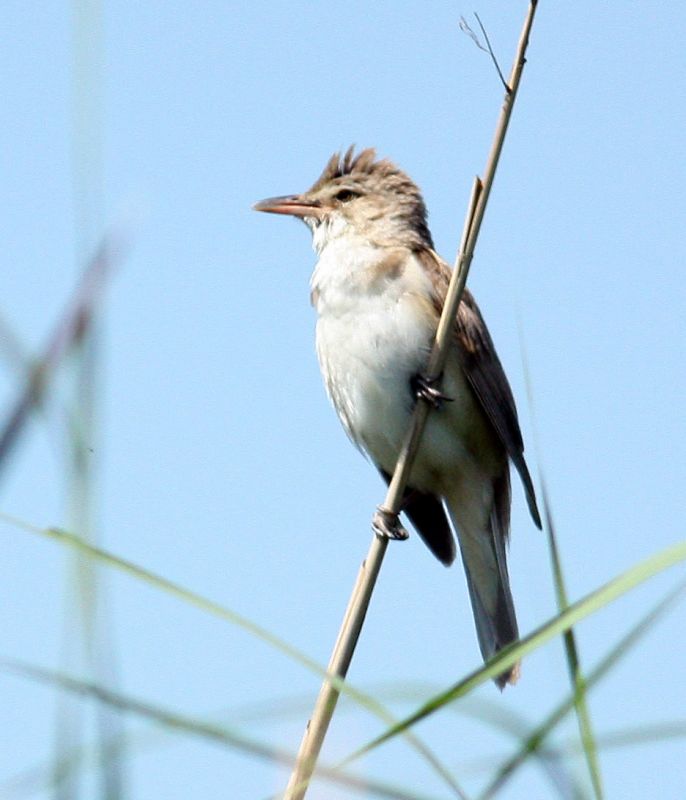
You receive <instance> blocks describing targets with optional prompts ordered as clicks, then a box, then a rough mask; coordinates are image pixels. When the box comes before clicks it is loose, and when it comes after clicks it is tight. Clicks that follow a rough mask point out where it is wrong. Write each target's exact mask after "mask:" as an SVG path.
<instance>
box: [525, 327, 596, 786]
mask: <svg viewBox="0 0 686 800" xmlns="http://www.w3.org/2000/svg"><path fill="white" fill-rule="evenodd" d="M517 327H518V329H519V347H520V354H521V358H522V368H523V372H524V382H525V384H526V394H527V399H528V401H529V409H530V413H531V422H532V426H533V438H534V447H535V450H536V461H537V462H538V465H539V475H540V484H541V500H542V505H543V517H544V521H545V530H546V533H547V537H548V551H549V553H550V561H551V567H552V570H553V583H554V585H555V595H556V597H557V610H558V611H559V612H562V611H564V610H565V609H566V608H568V606H569V600H568V597H567V589H566V586H565V581H564V575H563V573H562V561H561V559H560V551H559V548H558V546H557V536H556V535H555V525H554V523H553V516H552V512H551V507H550V499H549V497H548V490H547V487H546V483H545V480H544V478H543V462H542V459H541V453H540V446H539V436H538V429H537V424H536V409H535V404H534V392H533V386H532V380H531V370H530V369H529V359H528V357H527V350H526V345H525V342H524V330H523V325H522V320H521V317H519V320H518V326H517ZM564 646H565V656H566V658H567V667H568V670H569V677H570V680H571V682H572V688H573V689H574V692H575V696H576V698H577V700H576V704H575V708H576V716H577V722H578V726H579V736H580V737H581V743H582V747H583V752H584V755H585V757H586V764H587V766H588V771H589V774H590V776H591V784H592V786H593V792H594V794H595V797H596V800H602V798H603V783H602V777H601V773H600V763H599V760H598V748H597V745H596V741H595V737H594V735H593V728H592V726H591V715H590V713H589V710H588V704H587V702H586V693H585V689H584V687H585V681H584V675H583V672H582V670H581V663H580V659H579V653H578V648H577V646H576V636H575V634H574V629H573V628H570V629H569V630H568V631H565V633H564Z"/></svg>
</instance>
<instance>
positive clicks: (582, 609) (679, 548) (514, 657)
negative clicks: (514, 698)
mask: <svg viewBox="0 0 686 800" xmlns="http://www.w3.org/2000/svg"><path fill="white" fill-rule="evenodd" d="M682 561H686V541H683V542H678V543H677V544H674V545H672V546H671V547H667V548H666V549H665V550H661V551H660V552H659V553H655V554H654V555H652V556H649V557H648V558H646V559H644V560H643V561H640V562H639V563H638V564H636V565H634V566H633V567H631V568H630V569H628V570H626V571H625V572H623V573H621V574H620V575H618V576H617V577H616V578H613V579H612V580H611V581H608V582H607V583H605V584H604V585H603V586H601V587H600V588H598V589H596V590H595V591H593V592H590V593H589V594H587V595H586V596H585V597H583V598H581V600H578V601H577V602H576V603H573V604H572V605H570V606H569V607H568V608H567V610H566V611H563V612H561V613H560V614H558V615H557V616H555V617H553V618H552V619H551V620H548V622H546V623H544V624H543V625H541V626H540V627H538V628H536V630H534V631H532V632H531V633H530V634H528V635H527V636H524V637H523V638H522V639H520V640H519V641H518V642H517V643H515V644H512V645H509V646H508V647H505V648H503V649H502V650H500V652H498V653H496V655H495V656H493V658H491V659H490V660H489V661H488V662H487V663H486V664H484V666H483V667H481V668H480V669H477V670H475V671H474V672H472V673H471V674H470V675H467V677H466V678H463V679H462V680H461V681H458V683H456V684H455V685H454V686H451V687H450V688H449V689H447V690H446V691H444V692H441V693H440V694H438V695H436V697H434V698H432V699H431V700H429V701H428V702H427V703H425V704H424V705H423V706H421V707H420V708H419V709H418V710H417V711H415V712H414V713H413V714H411V715H410V716H409V717H406V718H405V719H404V720H402V721H401V722H399V723H398V724H397V725H393V726H392V727H391V728H389V729H388V730H386V731H385V732H384V733H382V734H381V735H380V736H377V737H376V738H375V739H373V740H372V741H371V742H369V743H368V744H366V745H364V747H361V748H359V749H358V750H356V751H355V752H354V753H352V754H351V755H349V756H348V757H347V758H346V759H344V760H343V761H342V762H341V764H342V765H345V764H348V763H350V762H351V761H354V760H355V759H357V758H359V757H360V756H362V755H364V754H365V753H368V752H370V751H371V750H373V749H375V748H376V747H378V746H379V745H380V744H383V743H384V742H386V741H388V740H389V739H392V738H394V737H395V736H397V735H398V734H400V733H402V732H403V731H405V730H407V728H409V727H410V726H411V725H414V724H415V723H416V722H419V721H420V720H422V719H424V718H425V717H428V716H429V715H430V714H433V713H434V712H436V711H438V710H440V709H441V708H443V707H444V706H446V705H447V704H448V703H452V702H453V701H454V700H457V699H458V698H460V697H464V696H465V695H466V694H469V692H471V691H473V690H474V689H475V688H476V687H477V686H480V685H481V684H482V683H484V682H485V681H487V680H489V679H490V678H494V677H495V676H496V675H500V674H501V673H502V672H504V671H505V670H507V669H508V668H509V667H511V666H512V665H513V664H514V663H515V662H517V661H519V660H520V659H522V658H524V656H526V655H528V654H529V653H531V652H532V651H533V650H536V649H537V648H538V647H541V645H543V644H545V643H546V642H548V641H549V640H550V639H552V638H553V637H554V636H558V635H559V634H561V633H564V631H566V630H569V628H571V627H572V625H576V623H577V622H580V621H581V620H582V619H585V618H586V617H588V616H590V615H591V614H594V613H595V612H597V611H599V610H600V609H601V608H603V607H604V606H606V605H608V604H609V603H611V602H612V601H613V600H616V599H617V598H618V597H621V596H622V595H623V594H626V593H627V592H629V591H631V590H632V589H635V588H636V587H637V586H639V585H640V584H642V583H645V581H647V580H650V578H652V577H654V576H655V575H658V574H660V573H661V572H664V571H665V570H667V569H669V568H670V567H673V566H675V565H676V564H679V563H681V562H682Z"/></svg>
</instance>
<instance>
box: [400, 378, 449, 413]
mask: <svg viewBox="0 0 686 800" xmlns="http://www.w3.org/2000/svg"><path fill="white" fill-rule="evenodd" d="M442 377H443V376H442V375H439V376H438V377H437V378H427V377H426V376H425V375H420V374H419V373H417V374H416V375H415V376H414V377H413V378H412V380H411V381H410V383H411V386H412V391H413V392H414V395H415V397H416V398H417V399H418V400H419V399H421V398H423V399H424V400H426V401H427V403H429V404H430V405H431V406H432V407H433V408H435V409H439V408H440V407H441V406H442V405H443V403H452V402H453V400H454V398H452V397H448V395H447V394H443V392H442V391H441V390H440V389H439V388H437V386H436V384H437V383H440V381H441V378H442Z"/></svg>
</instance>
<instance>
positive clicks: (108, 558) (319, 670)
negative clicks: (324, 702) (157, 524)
mask: <svg viewBox="0 0 686 800" xmlns="http://www.w3.org/2000/svg"><path fill="white" fill-rule="evenodd" d="M0 520H2V521H4V522H6V523H7V524H9V525H13V526H15V527H17V528H19V529H21V530H24V531H27V532H29V533H33V534H36V535H38V536H42V537H44V538H48V539H52V540H53V541H56V542H59V543H60V544H62V545H67V546H68V547H71V548H74V549H75V550H77V551H78V552H80V553H83V554H85V555H87V556H89V557H91V558H93V559H96V560H98V561H100V562H101V563H103V564H106V565H107V566H109V567H114V568H115V569H118V570H119V571H121V572H124V573H126V574H127V575H129V576H131V577H133V578H136V579H138V580H140V581H143V582H144V583H147V584H148V585H149V586H153V587H154V588H156V589H158V590H161V591H163V592H166V593H167V594H170V595H172V596H173V597H176V598H177V599H179V600H182V601H184V602H186V603H189V604H190V605H192V606H195V607H196V608H199V609H201V610H202V611H205V612H207V613H209V614H212V615H213V616H215V617H218V618H219V619H222V620H224V621H225V622H229V623H231V624H232V625H236V626H237V627H240V628H242V629H243V630H245V631H247V632H248V633H250V634H251V635H253V636H255V637H257V638H258V639H261V640H262V641H263V642H265V643H266V644H268V645H269V646H271V647H273V648H274V649H276V650H279V651H280V652H282V653H283V654H284V655H286V656H288V657H289V658H291V659H293V660H294V661H296V662H298V663H299V664H301V665H302V666H303V667H305V668H306V669H308V670H310V672H313V673H315V674H316V675H318V676H320V677H323V678H327V679H328V680H329V681H330V683H331V684H332V685H333V686H335V687H336V688H337V689H338V691H339V692H341V693H342V694H345V695H347V696H348V697H350V698H351V699H353V700H354V701H355V702H356V703H358V704H359V705H360V706H362V707H363V708H366V709H367V710H368V711H369V712H370V713H372V714H374V715H376V716H377V717H378V718H379V719H381V720H383V722H385V723H386V724H387V725H392V724H395V722H396V718H395V717H394V716H393V715H392V714H390V712H389V711H388V710H387V709H386V708H385V707H384V706H383V705H381V703H379V702H378V701H377V700H375V699H374V698H373V697H370V696H369V695H368V694H365V693H364V692H361V691H360V690H359V689H356V688H355V687H353V686H351V685H350V684H349V683H347V682H345V681H343V680H341V678H339V677H338V676H336V675H331V674H330V673H328V672H327V671H326V669H324V667H322V666H321V665H320V664H318V663H317V662H316V661H315V660H314V659H312V658H310V657H309V656H307V655H305V653H303V652H302V651H300V650H298V649H297V648H296V647H294V646H293V645H291V644H289V643H288V642H286V641H285V640H284V639H281V638H280V637H279V636H276V635H275V634H273V633H271V632H270V631H268V630H267V629H266V628H263V627H262V626H261V625H258V624H257V623H255V622H253V621H252V620H249V619H248V618H247V617H244V616H242V615H241V614H238V613H236V612H235V611H232V610H230V609H228V608H226V607H225V606H222V605H220V604H219V603H216V602H214V601H213V600H209V599H207V598H205V597H203V596H202V595H200V594H198V593H196V592H192V591H191V590H189V589H186V588H184V587H183V586H180V585H179V584H177V583H174V582H172V581H170V580H168V579H167V578H163V577H162V576H160V575H157V574H155V573H153V572H151V571H150V570H147V569H145V568H143V567H140V566H138V565H137V564H134V563H133V562H132V561H127V560H126V559H123V558H119V557H118V556H115V555H114V554H112V553H109V552H108V551H106V550H103V549H102V548H100V547H96V546H95V545H93V544H90V543H89V542H86V541H84V540H83V539H81V538H79V537H78V536H75V535H74V534H72V533H69V532H68V531H65V530H61V529H59V528H40V527H38V526H36V525H31V524H29V523H27V522H24V521H23V520H19V519H16V518H14V517H11V516H9V515H7V514H2V513H0ZM408 734H409V735H407V736H406V738H407V741H408V743H409V744H410V745H411V746H412V747H413V748H414V749H415V750H416V752H417V753H418V754H419V755H420V756H422V758H424V760H425V761H426V762H427V763H428V764H429V765H430V766H431V767H432V769H433V770H434V772H436V774H437V775H438V776H439V777H440V778H441V779H442V780H443V781H444V783H445V784H446V785H447V786H448V787H449V788H450V789H451V790H452V791H453V793H454V794H455V795H456V796H458V797H465V794H464V792H463V791H462V789H461V788H460V786H459V784H458V783H457V781H456V780H455V778H454V776H453V775H452V773H451V772H450V770H449V769H448V768H447V767H446V766H445V765H444V764H442V763H441V761H440V760H439V759H438V757H437V756H436V755H435V754H434V753H433V752H432V750H431V749H430V748H429V747H428V746H427V745H426V744H425V743H424V742H422V741H421V740H420V739H419V738H418V737H417V736H416V734H414V733H413V732H411V731H408Z"/></svg>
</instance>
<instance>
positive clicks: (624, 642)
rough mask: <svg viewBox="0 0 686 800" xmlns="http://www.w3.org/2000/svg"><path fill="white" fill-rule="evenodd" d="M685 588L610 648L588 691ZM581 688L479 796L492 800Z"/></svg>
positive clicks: (589, 680) (678, 589) (571, 704)
mask: <svg viewBox="0 0 686 800" xmlns="http://www.w3.org/2000/svg"><path fill="white" fill-rule="evenodd" d="M684 588H686V583H680V584H679V585H678V586H677V587H676V589H674V590H672V591H671V592H670V593H669V594H668V595H667V596H666V597H665V598H664V599H663V600H661V601H660V602H659V603H658V604H657V605H656V606H655V607H654V608H653V609H652V610H651V611H650V612H649V613H648V614H646V615H645V616H644V617H643V618H642V619H641V620H639V622H638V623H637V624H636V625H634V626H633V627H632V628H631V630H630V631H629V632H628V633H627V634H625V635H624V636H623V637H622V638H621V639H620V640H619V642H617V644H616V645H615V646H614V647H613V648H612V650H610V652H609V653H608V654H607V655H606V656H605V657H604V658H603V659H602V660H601V661H600V663H599V664H598V665H597V666H596V667H595V668H594V669H593V670H591V672H590V673H589V674H588V677H587V679H586V681H585V686H584V689H583V691H584V692H587V691H588V690H589V689H591V687H593V686H595V684H597V683H598V682H599V681H600V680H601V679H602V678H603V677H605V675H607V673H608V672H609V671H610V669H611V668H612V667H613V666H614V665H615V664H616V663H617V662H618V661H619V660H620V659H621V658H623V657H624V656H625V655H626V654H627V653H628V652H629V651H630V650H631V648H632V647H634V646H635V645H636V644H637V643H638V641H639V640H640V639H641V637H642V636H644V635H645V634H646V633H648V632H649V631H650V630H651V629H652V627H653V624H654V623H655V622H656V621H657V620H658V618H659V617H660V616H661V615H662V614H664V613H665V612H666V611H667V609H668V608H669V607H670V606H671V605H672V604H673V603H674V601H675V600H676V599H677V597H678V596H679V595H680V594H681V593H682V592H683V590H684ZM578 691H579V690H578V689H576V688H575V689H574V691H573V692H572V693H571V695H569V697H567V698H566V699H565V700H564V701H563V702H562V703H560V705H559V706H558V707H557V708H556V709H555V710H554V711H553V712H552V713H551V714H549V715H548V717H547V718H546V719H545V720H544V722H542V723H541V725H539V726H538V727H537V728H536V730H534V731H533V732H532V733H531V735H530V736H529V738H528V739H527V741H526V742H525V743H524V745H523V746H522V747H521V748H520V750H519V751H518V752H517V753H516V754H515V755H514V756H512V758H510V759H508V760H507V761H506V762H505V763H504V764H503V765H502V766H501V767H500V769H499V770H498V772H497V774H496V775H495V777H494V778H493V780H492V781H491V783H489V785H488V786H487V787H486V789H485V790H484V791H483V792H482V793H481V795H480V796H479V800H490V798H492V797H493V796H494V795H495V793H496V792H497V791H498V790H500V789H502V787H503V785H504V784H505V782H506V781H507V780H508V779H509V778H510V777H512V775H513V774H514V772H515V770H516V769H517V767H519V766H520V765H521V764H523V763H524V761H526V759H527V758H528V757H529V756H530V755H531V754H532V753H534V752H535V751H536V750H537V749H538V748H539V747H540V745H541V743H542V742H544V741H545V739H546V737H547V736H548V734H549V733H550V732H551V731H552V730H553V728H554V727H555V726H556V725H557V724H558V723H559V722H560V721H561V720H562V719H563V718H564V717H565V716H566V715H567V714H568V713H569V711H571V709H572V708H574V707H575V705H576V701H577V695H578Z"/></svg>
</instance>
